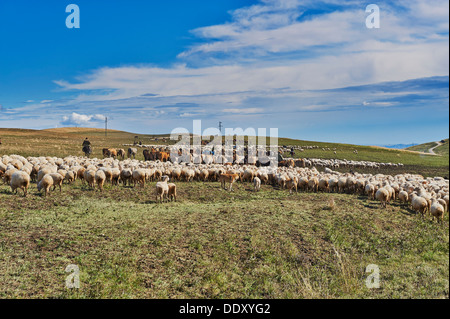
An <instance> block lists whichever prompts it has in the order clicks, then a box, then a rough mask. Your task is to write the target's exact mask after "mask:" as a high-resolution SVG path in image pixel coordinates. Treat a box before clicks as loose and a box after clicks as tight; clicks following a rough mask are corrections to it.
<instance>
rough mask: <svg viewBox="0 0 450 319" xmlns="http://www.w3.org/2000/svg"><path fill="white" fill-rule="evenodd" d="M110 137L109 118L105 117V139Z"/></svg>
mask: <svg viewBox="0 0 450 319" xmlns="http://www.w3.org/2000/svg"><path fill="white" fill-rule="evenodd" d="M107 135H108V117H107V116H105V137H106V136H107Z"/></svg>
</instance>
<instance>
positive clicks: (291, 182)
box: [286, 179, 297, 194]
mask: <svg viewBox="0 0 450 319" xmlns="http://www.w3.org/2000/svg"><path fill="white" fill-rule="evenodd" d="M286 188H287V189H289V194H292V190H293V189H295V192H296V193H297V180H295V179H290V180H288V181H287V182H286Z"/></svg>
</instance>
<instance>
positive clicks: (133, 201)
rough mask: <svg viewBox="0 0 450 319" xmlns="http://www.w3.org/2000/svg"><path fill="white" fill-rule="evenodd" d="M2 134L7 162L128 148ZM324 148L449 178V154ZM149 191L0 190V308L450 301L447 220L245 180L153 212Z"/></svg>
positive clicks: (107, 141)
mask: <svg viewBox="0 0 450 319" xmlns="http://www.w3.org/2000/svg"><path fill="white" fill-rule="evenodd" d="M0 136H1V138H2V142H3V145H2V146H0V152H1V154H13V153H15V154H21V155H24V156H29V155H33V156H36V155H44V156H60V157H62V156H67V155H70V154H72V155H81V151H80V149H81V142H82V141H83V139H84V138H85V137H86V136H89V138H90V139H91V141H92V143H93V144H94V152H97V153H94V155H95V156H97V157H101V156H100V155H101V154H100V150H101V148H102V147H119V146H121V145H122V144H123V143H132V142H133V139H134V134H132V133H126V132H118V131H117V132H109V134H108V137H107V138H105V137H104V132H102V131H101V130H82V129H65V130H63V129H58V130H56V131H55V130H49V131H29V130H6V129H0ZM140 138H142V142H143V143H144V144H146V143H149V144H150V143H151V144H154V143H155V142H154V141H151V140H150V139H151V138H152V137H151V136H140ZM146 139H148V140H146ZM283 142H286V141H282V142H280V143H279V144H280V145H283V144H282V143H283ZM294 142H295V141H294ZM297 143H300V144H301V145H306V143H311V144H312V145H318V144H319V143H316V142H305V141H297ZM325 145H330V146H325ZM323 147H337V149H338V152H337V155H335V156H334V157H337V158H339V156H342V157H341V158H347V156H348V159H351V158H350V156H351V154H353V153H352V151H353V148H357V149H358V152H359V154H358V155H359V156H360V157H363V158H366V157H367V158H373V159H375V158H383V156H386V158H387V160H382V161H383V162H400V161H403V162H404V163H405V164H406V165H410V166H409V167H415V168H416V169H417V170H420V169H430V170H432V172H435V171H433V169H436V170H442V171H445V170H446V171H447V174H448V157H447V160H446V161H447V162H446V163H443V160H442V159H445V156H431V155H427V156H423V155H420V154H417V153H412V152H405V151H395V150H394V151H392V150H386V149H379V148H371V147H359V146H352V145H348V146H347V145H343V144H339V145H338V144H326V143H325V144H324V146H323ZM329 153H331V154H329ZM380 154H384V155H380ZM328 155H330V157H333V155H334V154H333V152H332V151H331V152H330V151H322V150H320V151H319V150H311V155H308V156H310V157H323V158H327V156H328ZM354 155H356V154H354ZM139 156H140V158H142V154H139ZM302 156H303V157H306V156H305V155H303V154H302ZM397 157H398V158H400V160H398V161H393V160H390V159H391V158H397ZM359 159H361V158H359ZM420 159H426V160H424V161H420ZM154 185H155V183H154V182H153V183H150V184H147V185H146V187H145V188H144V189H142V188H140V187H136V188H133V187H123V186H111V185H106V188H105V191H104V192H99V191H93V190H90V189H88V188H87V187H86V186H85V185H83V184H81V182H80V181H77V182H76V183H74V184H73V185H67V184H64V186H63V191H62V193H59V192H52V193H51V195H50V196H49V197H47V198H44V197H43V196H42V195H41V194H39V193H38V192H37V190H36V185H35V184H32V185H31V188H30V190H29V195H28V197H26V198H24V197H22V196H17V195H13V194H11V193H10V189H9V187H8V186H7V185H2V184H0V202H1V203H2V205H1V206H0V298H449V231H448V226H449V218H448V214H446V216H445V218H444V223H443V224H437V223H436V222H432V221H430V220H429V219H422V218H421V217H420V216H417V215H416V214H414V213H413V212H411V211H410V210H409V209H408V208H406V207H401V206H400V205H399V204H398V203H394V204H392V205H389V206H388V208H387V209H380V208H379V203H378V202H375V201H371V200H368V199H367V198H366V197H365V196H357V195H348V194H328V193H316V194H312V193H297V194H292V195H290V194H289V193H288V192H287V191H286V190H279V189H275V188H273V187H271V186H265V185H263V187H262V190H261V192H258V193H255V192H253V191H252V189H251V186H250V185H249V184H242V183H237V184H236V185H235V187H234V191H233V192H226V191H224V190H222V189H220V184H219V183H200V182H192V183H184V182H178V183H177V189H178V201H177V202H171V203H166V204H156V203H155V196H154ZM331 201H333V202H334V205H333V204H331ZM69 264H75V265H77V266H78V267H79V269H80V289H67V288H65V279H66V277H67V276H68V273H66V272H65V268H66V266H67V265H69ZM369 264H376V265H378V266H379V269H380V279H381V283H380V288H378V289H368V288H367V287H366V285H365V280H366V277H367V276H368V275H369V274H368V273H366V272H365V268H366V266H367V265H369Z"/></svg>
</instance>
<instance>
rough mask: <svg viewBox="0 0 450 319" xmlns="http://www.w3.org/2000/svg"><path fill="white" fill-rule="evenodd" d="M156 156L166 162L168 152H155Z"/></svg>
mask: <svg viewBox="0 0 450 319" xmlns="http://www.w3.org/2000/svg"><path fill="white" fill-rule="evenodd" d="M156 158H157V159H159V160H160V161H161V162H167V161H168V160H169V159H170V154H169V153H167V152H156Z"/></svg>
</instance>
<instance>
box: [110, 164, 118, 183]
mask: <svg viewBox="0 0 450 319" xmlns="http://www.w3.org/2000/svg"><path fill="white" fill-rule="evenodd" d="M119 179H120V169H118V168H117V167H116V168H113V169H112V170H111V184H112V185H119Z"/></svg>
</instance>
